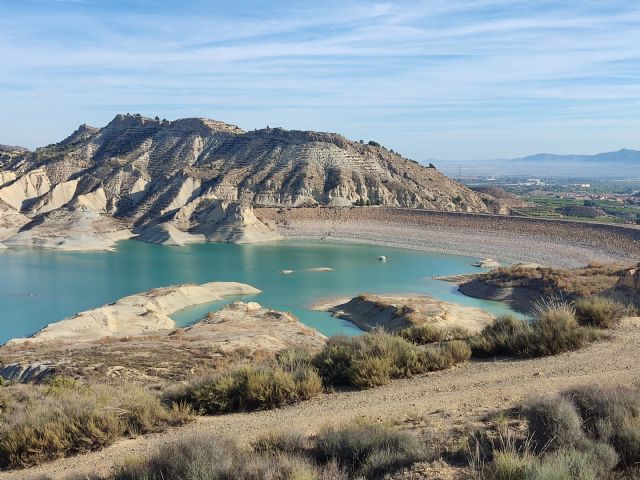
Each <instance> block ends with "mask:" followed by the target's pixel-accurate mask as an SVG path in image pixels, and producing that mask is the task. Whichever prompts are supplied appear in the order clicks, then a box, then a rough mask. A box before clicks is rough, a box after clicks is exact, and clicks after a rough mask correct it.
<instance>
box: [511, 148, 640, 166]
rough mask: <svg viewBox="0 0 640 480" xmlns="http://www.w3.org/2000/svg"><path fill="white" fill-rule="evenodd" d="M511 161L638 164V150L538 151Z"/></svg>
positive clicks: (639, 152) (639, 159)
mask: <svg viewBox="0 0 640 480" xmlns="http://www.w3.org/2000/svg"><path fill="white" fill-rule="evenodd" d="M511 161H513V162H599V163H616V164H621V163H624V164H626V163H629V162H635V163H637V164H639V165H640V151H638V150H628V149H626V148H623V149H621V150H618V151H617V152H605V153H598V154H596V155H556V154H554V153H538V154H536V155H529V156H528V157H522V158H516V159H514V160H511Z"/></svg>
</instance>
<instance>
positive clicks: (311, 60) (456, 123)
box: [0, 0, 640, 160]
mask: <svg viewBox="0 0 640 480" xmlns="http://www.w3.org/2000/svg"><path fill="white" fill-rule="evenodd" d="M0 112H1V114H0V143H5V144H14V145H23V146H27V147H32V148H33V147H36V146H42V145H45V144H48V143H51V142H55V141H59V140H61V139H62V138H64V137H65V136H67V135H68V134H69V133H70V132H71V131H73V130H74V129H75V128H76V127H77V126H78V125H79V124H81V123H88V124H90V125H94V126H103V125H105V124H106V123H108V122H109V120H111V118H113V117H114V116H115V114H116V113H125V112H131V113H138V112H139V113H141V114H143V115H147V116H156V115H158V116H160V117H161V118H162V117H166V118H168V119H175V118H181V117H187V116H198V117H210V118H215V119H218V120H222V121H226V122H229V123H234V124H237V125H239V126H241V127H242V128H244V129H247V130H248V129H253V128H261V127H264V126H266V125H270V126H272V127H273V126H282V127H284V128H292V129H293V128H295V129H305V130H306V129H310V130H323V131H335V132H339V133H342V134H344V135H346V136H347V137H348V138H351V139H354V140H359V139H365V140H369V139H375V140H377V141H379V142H381V143H383V144H385V145H386V146H388V147H389V148H393V149H394V150H397V151H399V152H400V153H402V154H404V155H406V156H409V157H411V158H415V159H418V160H425V159H428V158H439V159H472V158H503V157H515V156H521V155H526V154H531V153H537V152H554V153H596V152H600V151H608V150H616V149H618V148H622V147H626V148H638V149H640V1H637V0H621V1H618V0H607V1H602V0H598V1H595V0H593V1H590V0H583V1H571V0H568V1H546V0H527V1H520V0H476V1H470V0H429V1H423V2H420V1H412V2H408V1H407V2H404V1H394V2H387V3H385V2H380V3H376V2H371V1H364V2H357V1H349V0H345V1H335V2H334V1H331V0H329V1H321V2H320V1H316V2H311V1H271V2H268V1H244V0H236V1H233V2H231V1H229V2H218V1H176V0H174V1H165V0H159V1H151V0H137V1H122V0H99V1H92V0H0Z"/></svg>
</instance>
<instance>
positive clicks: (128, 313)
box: [7, 282, 260, 346]
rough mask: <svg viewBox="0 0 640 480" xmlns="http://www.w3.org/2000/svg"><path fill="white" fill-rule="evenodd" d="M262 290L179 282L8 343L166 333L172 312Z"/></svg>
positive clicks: (239, 285)
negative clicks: (179, 283) (181, 283)
mask: <svg viewBox="0 0 640 480" xmlns="http://www.w3.org/2000/svg"><path fill="white" fill-rule="evenodd" d="M257 293H260V290H258V289H257V288H254V287H252V286H250V285H246V284H244V283H235V282H211V283H205V284H203V285H179V286H174V287H163V288H156V289H153V290H149V291H148V292H144V293H139V294H136V295H130V296H128V297H124V298H121V299H120V300H118V301H117V302H115V303H112V304H109V305H104V306H102V307H99V308H96V309H93V310H87V311H86V312H80V313H78V314H77V315H74V316H73V317H69V318H66V319H64V320H61V321H59V322H56V323H52V324H49V325H47V326H46V327H45V328H43V329H42V330H40V331H39V332H37V333H36V334H35V335H33V336H32V337H30V338H15V339H13V340H10V341H9V342H7V345H10V346H13V345H20V344H23V343H26V342H30V343H39V342H48V341H51V340H58V341H66V342H69V341H72V342H89V341H95V340H99V339H101V338H105V337H114V336H115V337H128V336H139V335H150V334H153V333H157V332H163V331H164V332H165V333H167V332H168V331H170V330H171V329H173V328H175V322H174V321H173V320H172V319H171V318H170V315H171V314H173V313H175V312H177V311H178V310H182V309H183V308H187V307H191V306H194V305H198V304H201V303H208V302H213V301H216V300H221V299H222V298H223V297H226V296H230V295H250V294H257Z"/></svg>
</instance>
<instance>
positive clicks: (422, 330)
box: [399, 323, 470, 345]
mask: <svg viewBox="0 0 640 480" xmlns="http://www.w3.org/2000/svg"><path fill="white" fill-rule="evenodd" d="M399 333H400V336H401V337H402V338H404V339H405V340H408V341H410V342H411V343H415V344H416V345H428V344H430V343H437V342H445V341H449V340H462V339H465V338H469V336H470V333H469V331H468V330H466V329H464V328H462V327H456V326H453V327H441V326H439V325H434V324H431V323H425V324H422V325H413V326H411V327H408V328H405V329H403V330H401V331H400V332H399Z"/></svg>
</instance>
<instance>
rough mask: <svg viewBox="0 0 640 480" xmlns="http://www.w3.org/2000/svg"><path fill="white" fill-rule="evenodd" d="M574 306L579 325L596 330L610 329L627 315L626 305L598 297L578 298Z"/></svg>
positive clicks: (627, 308)
mask: <svg viewBox="0 0 640 480" xmlns="http://www.w3.org/2000/svg"><path fill="white" fill-rule="evenodd" d="M574 305H575V309H576V315H577V317H578V321H579V322H580V324H582V325H588V326H592V327H597V328H611V327H613V326H614V325H615V324H616V323H618V322H619V321H620V319H621V318H622V317H623V316H624V315H625V314H627V313H629V312H628V310H629V307H627V306H626V305H624V304H622V303H620V302H618V301H616V300H614V299H612V298H609V297H602V296H598V295H594V296H590V297H584V298H579V299H578V300H576V301H575V303H574Z"/></svg>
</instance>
